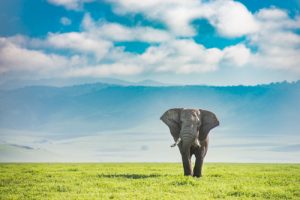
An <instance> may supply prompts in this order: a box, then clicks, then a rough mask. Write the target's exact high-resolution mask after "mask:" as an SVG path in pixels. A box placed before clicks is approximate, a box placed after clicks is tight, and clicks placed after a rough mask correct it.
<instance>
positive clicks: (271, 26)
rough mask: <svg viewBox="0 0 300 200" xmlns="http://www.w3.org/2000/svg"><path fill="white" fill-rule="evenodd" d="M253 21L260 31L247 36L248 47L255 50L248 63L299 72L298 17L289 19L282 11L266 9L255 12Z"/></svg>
mask: <svg viewBox="0 0 300 200" xmlns="http://www.w3.org/2000/svg"><path fill="white" fill-rule="evenodd" d="M256 19H257V21H258V22H259V23H260V26H261V29H260V31H258V32H256V33H254V34H251V35H249V36H248V40H249V43H250V46H252V47H254V48H256V49H257V51H256V52H255V53H254V54H253V56H252V58H251V64H252V65H254V66H257V67H267V68H271V69H272V68H275V69H287V70H292V71H297V72H300V66H299V63H300V57H299V55H300V36H299V34H297V33H296V30H299V28H300V18H299V16H296V17H294V18H290V17H289V16H288V14H287V12H286V11H284V10H281V9H277V8H268V9H261V10H260V11H259V12H258V13H256Z"/></svg>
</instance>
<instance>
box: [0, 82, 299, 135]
mask: <svg viewBox="0 0 300 200" xmlns="http://www.w3.org/2000/svg"><path fill="white" fill-rule="evenodd" d="M144 84H145V85H151V87H150V86H140V85H139V84H137V85H130V84H128V85H126V84H123V83H122V84H121V85H120V84H115V83H94V84H82V85H74V86H67V87H53V86H28V87H23V88H18V89H11V90H1V91H0V129H1V130H2V131H3V130H23V131H24V130H28V131H38V132H41V133H47V134H54V135H61V136H65V137H68V136H73V135H85V134H92V133H96V132H103V131H111V130H118V131H126V130H138V131H140V132H151V131H157V130H161V129H162V127H163V126H164V125H163V124H162V123H161V122H160V121H159V117H160V115H161V114H162V113H163V112H164V111H165V110H167V109H169V108H173V107H193V108H203V109H208V110H211V111H213V112H215V113H216V114H217V116H218V117H219V118H220V122H221V126H220V128H221V129H220V130H222V132H224V133H226V134H245V135H251V134H255V135H258V136H259V135H260V134H299V132H300V123H299V111H300V81H298V82H294V83H287V82H282V83H274V84H269V85H257V86H226V87H216V86H162V85H160V83H155V82H152V81H149V82H148V81H146V82H144ZM156 84H157V85H159V86H154V85H156ZM141 85H143V84H142V83H141Z"/></svg>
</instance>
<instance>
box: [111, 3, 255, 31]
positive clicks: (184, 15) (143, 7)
mask: <svg viewBox="0 0 300 200" xmlns="http://www.w3.org/2000/svg"><path fill="white" fill-rule="evenodd" d="M108 1H109V2H111V3H113V4H114V6H115V7H114V11H115V12H116V13H117V14H126V13H142V14H144V15H145V16H146V17H147V18H150V19H153V20H160V21H162V22H164V23H165V24H166V25H167V26H168V27H169V29H170V30H171V31H172V33H174V34H175V35H177V36H193V35H195V34H196V31H195V29H194V28H193V27H192V25H191V22H192V21H193V20H195V19H201V18H205V19H207V20H208V21H209V22H210V23H211V24H212V25H213V26H215V28H216V29H217V31H218V32H219V33H220V34H221V35H223V36H227V37H236V36H242V35H245V34H249V33H253V32H255V31H257V29H258V25H257V23H256V21H255V19H254V17H253V15H252V13H251V12H250V11H248V10H247V8H246V7H245V6H244V5H243V4H241V3H239V2H236V1H231V0H228V1H221V0H216V1H199V0H187V1H180V0H166V1H158V0H145V1H135V0H108Z"/></svg>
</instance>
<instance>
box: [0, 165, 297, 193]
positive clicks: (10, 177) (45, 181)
mask: <svg viewBox="0 0 300 200" xmlns="http://www.w3.org/2000/svg"><path fill="white" fill-rule="evenodd" d="M0 199H300V164H221V163H206V164H205V167H204V176H203V177H202V178H200V179H197V178H192V177H184V176H183V175H182V167H181V164H179V163H178V164H175V163H124V164H123V163H122V164H117V163H111V164H110V163H106V164H101V163H100V164H73V163H72V164H0Z"/></svg>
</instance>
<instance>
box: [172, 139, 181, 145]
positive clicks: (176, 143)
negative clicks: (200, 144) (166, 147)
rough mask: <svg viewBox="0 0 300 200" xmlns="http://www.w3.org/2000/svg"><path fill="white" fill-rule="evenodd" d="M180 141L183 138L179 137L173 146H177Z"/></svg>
mask: <svg viewBox="0 0 300 200" xmlns="http://www.w3.org/2000/svg"><path fill="white" fill-rule="evenodd" d="M180 141H181V138H178V140H177V141H176V142H175V143H174V144H172V145H171V147H175V146H176V145H178V144H179V143H180Z"/></svg>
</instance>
